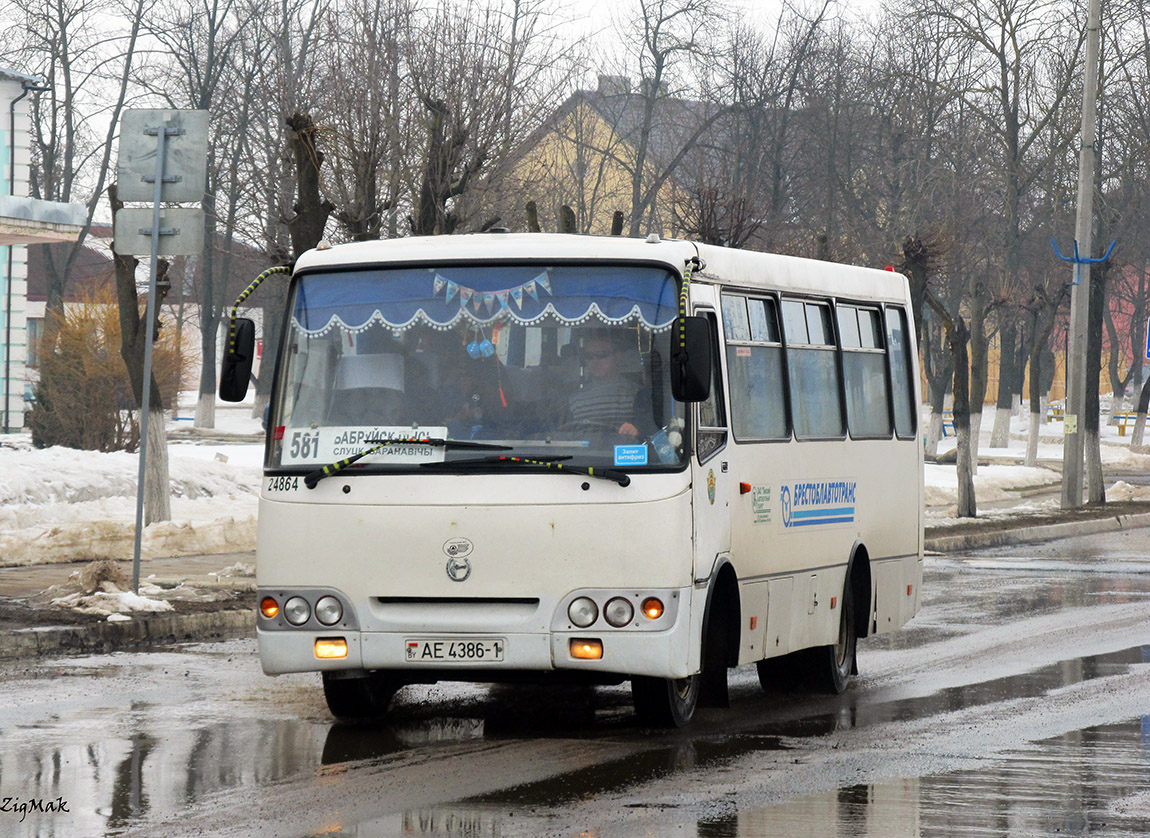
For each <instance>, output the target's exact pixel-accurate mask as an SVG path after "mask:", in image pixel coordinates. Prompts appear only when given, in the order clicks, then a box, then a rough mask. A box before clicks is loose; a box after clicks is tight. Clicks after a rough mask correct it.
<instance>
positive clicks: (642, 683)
mask: <svg viewBox="0 0 1150 838" xmlns="http://www.w3.org/2000/svg"><path fill="white" fill-rule="evenodd" d="M701 682H702V677H701V676H700V675H698V674H695V675H689V676H688V677H686V678H652V677H650V676H646V675H634V676H632V678H631V699H632V701H633V702H634V704H635V713H636V714H637V715H638V716H639V718H640V720H642V722H643V723H644V724H646V725H649V726H651V727H684V726H685V725H687V724H689V723H690V721H691V717H692V716H694V715H695V707H696V706H697V705H698V703H699V685H700V683H701Z"/></svg>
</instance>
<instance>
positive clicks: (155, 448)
mask: <svg viewBox="0 0 1150 838" xmlns="http://www.w3.org/2000/svg"><path fill="white" fill-rule="evenodd" d="M146 443H147V446H148V461H147V463H146V464H145V466H144V525H145V526H147V525H148V524H152V523H155V522H156V521H170V520H172V488H171V481H170V480H169V478H168V434H167V430H166V429H165V428H164V411H162V410H153V411H151V412H150V413H149V414H148V439H147V441H146Z"/></svg>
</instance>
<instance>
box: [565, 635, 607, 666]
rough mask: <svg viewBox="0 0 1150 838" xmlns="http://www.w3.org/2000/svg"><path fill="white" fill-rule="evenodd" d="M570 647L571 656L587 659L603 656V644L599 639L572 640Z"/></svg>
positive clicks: (597, 658) (592, 659)
mask: <svg viewBox="0 0 1150 838" xmlns="http://www.w3.org/2000/svg"><path fill="white" fill-rule="evenodd" d="M568 649H570V651H571V657H573V658H579V659H580V660H585V661H597V660H599V659H600V658H602V657H603V644H602V643H601V642H600V641H598V640H572V641H571V643H570V645H569V646H568Z"/></svg>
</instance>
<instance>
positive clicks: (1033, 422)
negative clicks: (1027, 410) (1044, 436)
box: [1023, 413, 1043, 467]
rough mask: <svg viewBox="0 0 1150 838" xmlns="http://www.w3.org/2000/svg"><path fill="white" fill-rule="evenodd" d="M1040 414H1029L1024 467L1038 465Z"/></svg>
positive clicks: (1041, 415)
mask: <svg viewBox="0 0 1150 838" xmlns="http://www.w3.org/2000/svg"><path fill="white" fill-rule="evenodd" d="M1042 417H1043V414H1042V413H1031V414H1030V432H1029V433H1028V434H1027V436H1026V458H1025V459H1024V460H1023V464H1024V465H1028V466H1031V467H1033V466H1036V465H1038V433H1039V431H1040V430H1041V428H1042Z"/></svg>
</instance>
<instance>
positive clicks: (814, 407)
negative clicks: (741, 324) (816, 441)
mask: <svg viewBox="0 0 1150 838" xmlns="http://www.w3.org/2000/svg"><path fill="white" fill-rule="evenodd" d="M783 326H784V328H785V330H786V336H787V369H788V371H789V373H790V385H791V420H792V422H793V423H794V428H795V436H796V437H799V438H803V437H806V438H816V437H824V438H825V437H841V436H843V434H844V433H845V432H846V423H845V422H844V421H843V411H842V401H841V397H840V395H839V391H840V387H839V366H838V359H837V357H836V355H837V352H836V351H835V345H834V335H833V334H832V333H831V319H830V306H829V305H828V304H827V303H815V302H804V301H802V300H783Z"/></svg>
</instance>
